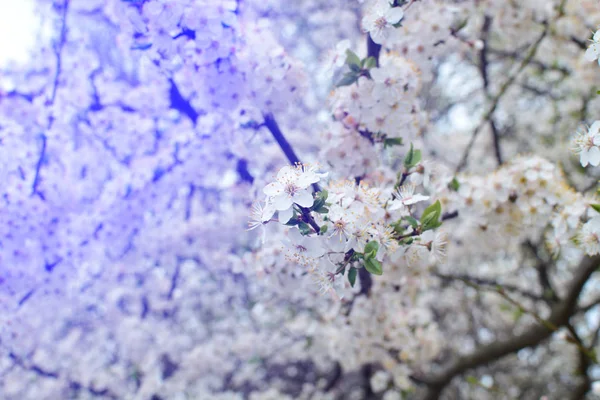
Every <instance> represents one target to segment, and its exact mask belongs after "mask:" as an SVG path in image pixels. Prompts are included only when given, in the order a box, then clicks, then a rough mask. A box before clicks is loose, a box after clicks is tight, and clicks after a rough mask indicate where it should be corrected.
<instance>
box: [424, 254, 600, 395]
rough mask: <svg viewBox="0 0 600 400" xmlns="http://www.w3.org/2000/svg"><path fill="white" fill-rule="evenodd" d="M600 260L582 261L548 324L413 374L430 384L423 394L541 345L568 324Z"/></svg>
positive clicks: (435, 391)
mask: <svg viewBox="0 0 600 400" xmlns="http://www.w3.org/2000/svg"><path fill="white" fill-rule="evenodd" d="M599 264H600V256H595V257H585V258H584V259H583V260H582V261H581V263H580V264H579V266H578V268H577V270H576V271H575V273H574V275H573V278H572V279H571V282H570V284H569V285H568V288H567V291H566V295H565V297H564V299H563V300H562V301H561V302H559V303H557V304H555V305H554V307H552V312H551V314H550V317H549V318H548V320H547V321H548V323H547V324H535V325H532V326H530V327H529V328H528V329H527V330H526V331H525V332H524V333H522V334H520V335H512V336H509V337H508V338H506V339H504V340H497V341H495V342H492V343H490V344H488V345H486V346H483V347H480V348H479V349H477V350H475V351H474V352H472V353H471V354H468V355H465V356H461V357H458V358H456V359H455V360H454V361H452V362H451V363H450V364H449V365H447V366H446V367H444V368H443V369H442V370H441V371H440V372H437V373H433V374H431V375H430V376H414V377H413V378H414V380H415V381H416V382H420V383H424V384H426V385H427V386H428V387H427V390H426V392H425V393H424V396H423V398H424V399H428V400H429V399H431V400H433V399H437V398H439V396H440V394H441V393H442V391H443V390H444V388H445V387H446V386H447V385H448V384H449V383H450V382H451V381H452V379H454V378H455V377H456V376H459V375H461V374H463V373H465V372H466V371H468V370H470V369H473V368H477V367H480V366H483V365H486V364H488V363H490V362H492V361H496V360H498V359H500V358H502V357H504V356H506V355H508V354H511V353H514V352H517V351H519V350H521V349H524V348H526V347H532V346H537V345H538V344H540V343H541V342H542V341H544V340H545V339H547V338H548V337H549V336H550V335H551V334H552V333H553V330H552V329H551V327H552V326H554V327H562V326H565V325H566V324H567V323H568V322H569V318H570V317H571V316H572V315H573V313H574V312H575V306H576V304H577V300H578V298H579V295H580V293H581V290H582V289H583V286H584V285H585V283H586V282H587V281H588V279H589V278H590V276H591V275H592V274H593V273H594V271H596V269H597V268H598V265H599Z"/></svg>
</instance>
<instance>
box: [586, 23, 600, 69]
mask: <svg viewBox="0 0 600 400" xmlns="http://www.w3.org/2000/svg"><path fill="white" fill-rule="evenodd" d="M599 56H600V30H598V31H596V33H594V37H593V38H592V44H590V47H588V49H587V50H586V52H585V55H584V57H585V59H586V61H595V60H598V63H600V59H598V57H599Z"/></svg>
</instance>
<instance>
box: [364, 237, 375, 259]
mask: <svg viewBox="0 0 600 400" xmlns="http://www.w3.org/2000/svg"><path fill="white" fill-rule="evenodd" d="M378 250H379V243H377V242H375V241H371V242H369V243H367V244H366V245H365V251H364V255H365V260H366V259H369V258H375V256H376V255H377V251H378Z"/></svg>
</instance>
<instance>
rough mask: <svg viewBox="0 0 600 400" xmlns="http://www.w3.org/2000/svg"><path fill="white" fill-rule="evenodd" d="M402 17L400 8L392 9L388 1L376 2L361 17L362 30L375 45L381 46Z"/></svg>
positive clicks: (402, 13)
mask: <svg viewBox="0 0 600 400" xmlns="http://www.w3.org/2000/svg"><path fill="white" fill-rule="evenodd" d="M403 16H404V11H403V10H402V8H400V7H392V6H391V4H390V1H389V0H378V1H376V2H375V4H373V6H372V7H371V8H369V9H368V10H367V14H366V15H365V16H364V17H363V19H362V26H363V30H364V31H365V32H368V33H369V34H370V35H371V39H373V41H374V42H375V43H377V44H382V43H383V42H384V40H385V39H386V38H387V37H388V35H389V34H390V31H391V30H392V29H394V24H397V23H398V22H400V20H401V19H402V17H403Z"/></svg>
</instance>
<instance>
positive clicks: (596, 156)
mask: <svg viewBox="0 0 600 400" xmlns="http://www.w3.org/2000/svg"><path fill="white" fill-rule="evenodd" d="M588 160H589V161H590V164H592V165H593V166H594V167H597V166H598V165H600V149H599V148H598V147H592V148H591V149H590V150H589V151H588Z"/></svg>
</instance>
